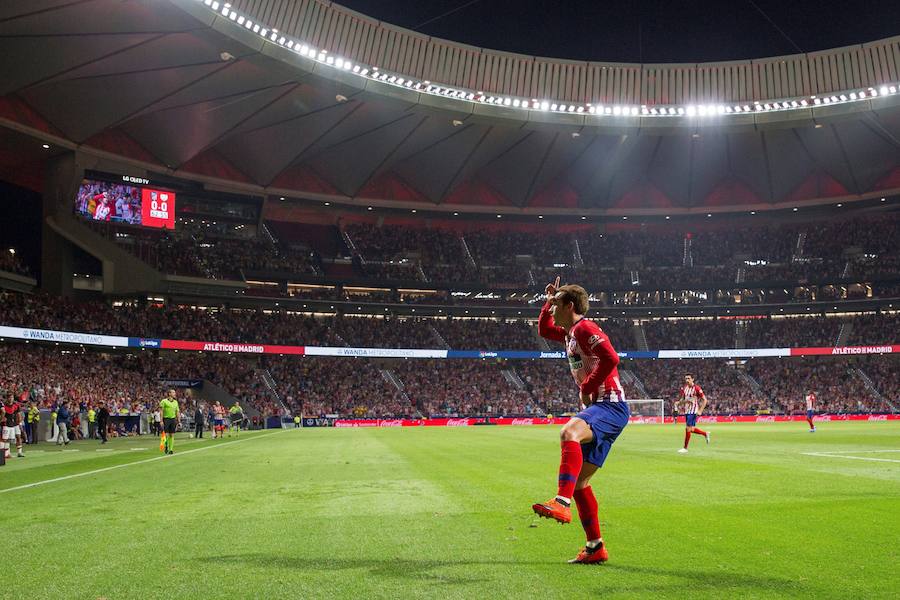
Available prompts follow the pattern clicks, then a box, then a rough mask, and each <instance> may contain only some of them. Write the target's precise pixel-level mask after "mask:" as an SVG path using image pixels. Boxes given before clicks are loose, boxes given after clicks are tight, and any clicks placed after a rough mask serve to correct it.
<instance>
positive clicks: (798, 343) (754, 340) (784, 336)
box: [745, 317, 841, 348]
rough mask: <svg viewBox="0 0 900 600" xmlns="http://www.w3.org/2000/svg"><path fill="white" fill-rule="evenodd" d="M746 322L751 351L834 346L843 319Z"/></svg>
mask: <svg viewBox="0 0 900 600" xmlns="http://www.w3.org/2000/svg"><path fill="white" fill-rule="evenodd" d="M745 323H746V337H745V340H746V343H745V347H747V348H786V347H791V346H795V347H811V346H820V347H821V346H834V345H835V343H836V342H837V337H838V334H839V333H840V331H841V320H840V319H837V318H833V317H824V318H823V317H785V318H771V319H749V320H747V321H746V322H745Z"/></svg>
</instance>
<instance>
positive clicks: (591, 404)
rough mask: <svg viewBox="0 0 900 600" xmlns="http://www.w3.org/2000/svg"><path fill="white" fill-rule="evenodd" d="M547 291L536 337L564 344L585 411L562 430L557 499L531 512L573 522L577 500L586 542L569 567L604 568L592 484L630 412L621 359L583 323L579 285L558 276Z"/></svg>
mask: <svg viewBox="0 0 900 600" xmlns="http://www.w3.org/2000/svg"><path fill="white" fill-rule="evenodd" d="M546 292H547V302H546V303H545V304H544V307H543V308H542V309H541V316H540V319H539V320H538V332H539V333H540V335H541V336H542V337H544V338H546V339H548V340H553V341H556V342H562V343H564V344H565V345H566V355H567V357H568V359H569V369H570V370H571V372H572V377H574V379H575V383H576V384H578V388H579V393H580V399H581V405H582V410H581V412H579V413H578V414H577V415H576V416H574V417H572V418H571V419H570V420H569V422H568V423H566V424H565V425H564V426H563V428H562V431H560V441H561V446H562V456H561V459H560V466H559V479H558V484H559V485H558V488H557V494H556V496H555V497H554V498H552V499H550V500H548V501H547V502H543V503H540V504H535V505H533V506H532V507H531V508H532V510H534V512H535V513H537V514H538V515H539V516H541V517H546V518H550V519H556V520H557V521H559V522H560V523H570V522H571V521H572V511H571V508H570V507H571V504H572V500H573V499H574V500H575V505H576V506H577V507H578V516H579V518H580V519H581V526H582V527H583V528H584V533H585V535H586V537H587V543H586V544H585V547H584V549H582V550H581V552H579V553H578V556H577V557H575V558H574V559H572V560H570V561H569V562H570V563H581V564H593V563H602V562H606V561H607V560H609V554H608V552H607V550H606V547H605V545H604V543H603V537H602V536H601V533H600V517H599V511H598V507H597V499H596V498H595V497H594V491H593V490H592V489H591V486H590V480H591V477H593V475H594V473H596V472H597V469H599V468H600V467H602V466H603V463H604V461H605V460H606V457H607V456H608V455H609V451H610V449H611V448H612V445H613V442H615V441H616V438H618V437H619V434H620V433H622V430H623V429H624V428H625V426H626V425H627V424H628V418H629V416H630V415H631V413H630V411H629V409H628V403H627V402H625V393H624V391H623V389H622V384H621V383H620V381H619V371H618V369H617V365H618V364H619V355H618V354H616V351H615V349H614V348H613V346H612V344H611V343H610V341H609V338H608V337H607V335H606V334H605V333H604V332H603V330H601V329H600V327H599V326H597V324H596V323H594V322H593V321H590V320H588V319H585V318H584V315H585V313H586V312H587V311H588V294H587V292H586V291H585V290H584V288H583V287H581V286H579V285H564V286H562V287H560V286H559V277H557V278H556V281H555V282H554V283H551V284H549V285H547V288H546ZM601 385H602V386H603V392H602V395H601V393H600V386H601Z"/></svg>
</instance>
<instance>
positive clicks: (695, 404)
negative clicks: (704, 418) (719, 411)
mask: <svg viewBox="0 0 900 600" xmlns="http://www.w3.org/2000/svg"><path fill="white" fill-rule="evenodd" d="M675 404H676V406H678V405H680V406H681V412H683V413H684V447H683V448H681V449H680V450H678V453H679V454H687V451H688V444H689V443H690V442H691V435H692V434H694V433H696V434H697V435H702V436H703V437H704V438H706V443H707V444H708V443H709V432H706V431H703V430H702V429H700V428H699V427H697V417H699V416H700V415H702V414H703V409H704V408H706V394H704V393H703V388H701V387H700V386H699V385H697V384H695V383H694V376H693V375H691V374H690V373H688V374H687V375H685V376H684V385H683V386H682V388H681V391H680V392H679V393H678V400H676V401H675Z"/></svg>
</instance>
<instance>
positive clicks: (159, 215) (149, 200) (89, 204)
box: [75, 175, 175, 229]
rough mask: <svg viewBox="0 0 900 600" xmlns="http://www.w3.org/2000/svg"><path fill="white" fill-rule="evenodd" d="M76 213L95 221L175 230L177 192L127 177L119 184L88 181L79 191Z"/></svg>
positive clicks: (104, 181) (98, 180)
mask: <svg viewBox="0 0 900 600" xmlns="http://www.w3.org/2000/svg"><path fill="white" fill-rule="evenodd" d="M75 212H76V214H79V215H81V216H82V217H85V218H87V219H91V220H92V221H109V222H113V223H125V224H128V225H141V226H143V227H154V228H157V229H175V192H173V191H170V190H162V189H157V188H155V187H153V186H151V185H150V181H149V180H148V179H141V178H138V177H130V176H127V175H123V176H122V178H121V180H120V181H107V180H100V179H85V180H83V181H82V182H81V185H80V186H79V188H78V195H77V196H76V198H75Z"/></svg>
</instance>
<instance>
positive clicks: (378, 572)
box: [200, 553, 551, 584]
mask: <svg viewBox="0 0 900 600" xmlns="http://www.w3.org/2000/svg"><path fill="white" fill-rule="evenodd" d="M200 560H202V561H206V562H217V563H227V564H235V563H240V564H245V565H246V564H248V563H249V564H252V565H255V566H257V567H278V568H283V569H296V570H300V571H309V572H328V571H344V570H352V569H365V570H367V571H368V572H369V574H370V575H373V576H375V577H396V578H398V579H417V580H425V579H433V580H435V581H439V582H440V583H442V584H471V583H485V582H490V581H492V579H488V578H476V577H460V576H455V575H447V574H442V573H435V572H434V571H435V570H437V569H443V568H445V567H467V566H474V565H501V564H506V565H523V564H542V565H546V564H551V563H547V562H541V563H530V562H522V561H513V560H503V561H490V560H485V561H478V560H429V559H404V558H396V559H381V560H378V559H368V558H309V557H302V556H276V555H272V554H258V553H256V554H254V553H250V554H232V555H227V556H207V557H203V558H201V559H200Z"/></svg>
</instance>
